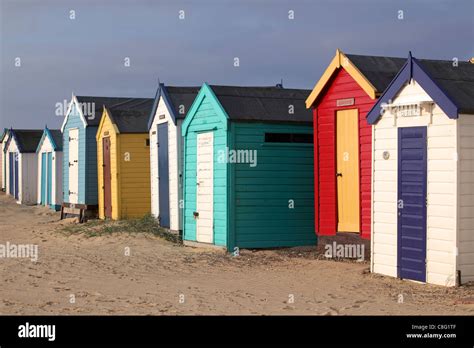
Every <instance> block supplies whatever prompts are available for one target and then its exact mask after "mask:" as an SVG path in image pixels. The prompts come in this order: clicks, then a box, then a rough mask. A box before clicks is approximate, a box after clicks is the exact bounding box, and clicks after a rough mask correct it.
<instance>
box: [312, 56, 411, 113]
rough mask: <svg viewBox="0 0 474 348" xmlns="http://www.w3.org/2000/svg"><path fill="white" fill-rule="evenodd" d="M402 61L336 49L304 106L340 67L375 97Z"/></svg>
mask: <svg viewBox="0 0 474 348" xmlns="http://www.w3.org/2000/svg"><path fill="white" fill-rule="evenodd" d="M404 63H405V59H404V58H395V57H379V56H362V55H356V54H344V53H343V52H342V51H341V50H339V49H337V50H336V55H335V56H334V58H333V59H332V61H331V63H330V64H329V66H328V67H327V68H326V70H325V71H324V73H323V75H322V76H321V78H320V79H319V81H318V82H317V83H316V85H315V86H314V88H313V90H312V91H311V94H310V95H309V96H308V98H307V99H306V107H307V108H310V107H311V106H313V105H314V103H315V102H316V101H317V100H318V97H319V96H320V95H322V92H323V91H324V90H325V89H326V86H327V85H328V83H329V82H330V81H331V79H332V77H333V75H334V74H335V73H336V71H338V70H339V69H340V68H341V67H342V68H344V69H345V70H346V71H347V72H348V73H349V75H351V77H352V78H353V79H354V80H355V81H356V82H357V83H358V84H359V85H360V86H361V88H362V89H363V90H364V91H365V92H366V93H367V94H368V95H369V97H370V98H372V99H375V98H377V96H379V95H380V94H381V93H382V92H383V91H384V90H385V88H386V87H387V86H388V84H389V83H390V81H391V80H392V79H393V78H394V77H395V75H396V74H397V72H398V71H399V70H400V69H401V67H402V66H403V64H404Z"/></svg>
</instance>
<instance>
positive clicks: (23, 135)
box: [10, 129, 43, 152]
mask: <svg viewBox="0 0 474 348" xmlns="http://www.w3.org/2000/svg"><path fill="white" fill-rule="evenodd" d="M12 133H13V136H14V137H15V139H16V142H17V145H18V147H19V149H18V150H19V151H20V152H36V148H37V147H38V143H39V142H40V140H41V137H42V136H43V129H13V130H12ZM10 139H11V138H10Z"/></svg>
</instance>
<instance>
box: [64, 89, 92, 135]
mask: <svg viewBox="0 0 474 348" xmlns="http://www.w3.org/2000/svg"><path fill="white" fill-rule="evenodd" d="M73 103H74V104H76V109H78V110H79V116H80V118H81V121H82V123H83V124H84V128H85V127H87V121H86V118H85V117H84V114H83V113H82V108H81V107H79V101H78V100H77V97H76V96H75V95H74V93H73V94H72V97H71V102H70V103H69V106H68V108H67V111H66V116H65V117H64V121H63V124H62V126H61V133H64V127H66V123H67V121H68V119H69V114H70V113H71V109H72V105H73Z"/></svg>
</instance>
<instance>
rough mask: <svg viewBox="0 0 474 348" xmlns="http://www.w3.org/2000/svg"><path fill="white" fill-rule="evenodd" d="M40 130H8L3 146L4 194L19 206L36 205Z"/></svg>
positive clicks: (41, 132) (41, 133)
mask: <svg viewBox="0 0 474 348" xmlns="http://www.w3.org/2000/svg"><path fill="white" fill-rule="evenodd" d="M42 135H43V131H42V130H36V129H10V136H9V138H8V141H7V144H6V146H5V150H4V151H5V152H4V154H5V161H6V192H7V193H8V194H10V195H11V196H13V197H15V199H16V200H17V202H18V203H21V204H36V202H37V197H36V195H37V187H38V186H37V184H38V183H37V176H38V159H37V155H36V149H37V148H38V143H39V141H40V139H41V136H42Z"/></svg>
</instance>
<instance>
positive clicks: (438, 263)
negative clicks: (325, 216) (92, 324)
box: [367, 55, 474, 286]
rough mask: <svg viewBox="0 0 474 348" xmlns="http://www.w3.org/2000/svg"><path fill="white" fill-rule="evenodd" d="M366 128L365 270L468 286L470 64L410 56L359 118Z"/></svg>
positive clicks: (472, 264) (473, 166)
mask: <svg viewBox="0 0 474 348" xmlns="http://www.w3.org/2000/svg"><path fill="white" fill-rule="evenodd" d="M367 120H368V122H369V123H370V124H372V125H373V127H374V132H373V156H372V157H373V159H372V161H373V162H372V170H373V176H372V178H373V179H372V190H373V194H372V197H373V198H372V212H373V219H372V235H373V238H372V248H371V253H372V258H371V270H372V272H375V273H380V274H385V275H388V276H393V277H399V278H404V279H411V280H415V281H420V282H426V283H432V284H439V285H445V286H453V285H457V284H461V283H465V282H468V281H473V280H474V233H473V232H474V64H471V63H468V62H459V63H457V64H456V63H453V61H437V60H418V59H415V58H413V57H411V55H410V56H409V58H408V60H407V62H406V63H405V65H404V66H403V68H402V69H401V70H400V72H399V73H398V75H397V76H396V77H395V79H394V80H393V81H392V82H391V84H390V85H389V86H388V88H387V89H386V90H385V92H384V94H383V95H382V96H381V97H380V99H379V100H378V102H377V103H376V104H375V106H374V107H373V109H372V110H371V111H370V113H369V114H368V116H367Z"/></svg>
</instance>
